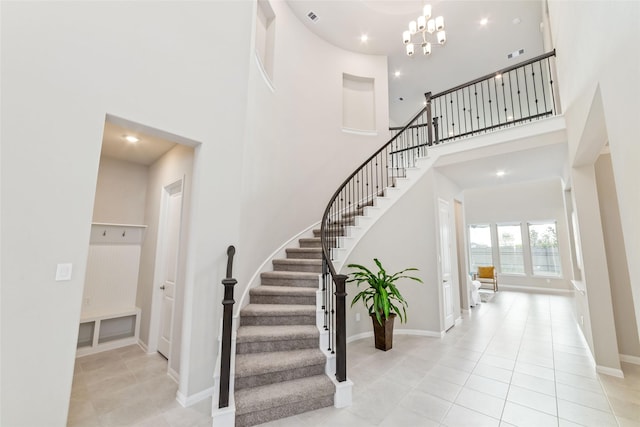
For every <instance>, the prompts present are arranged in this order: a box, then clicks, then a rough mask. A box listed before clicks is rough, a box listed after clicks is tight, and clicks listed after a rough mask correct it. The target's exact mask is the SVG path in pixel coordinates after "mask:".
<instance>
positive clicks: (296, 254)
mask: <svg viewBox="0 0 640 427" xmlns="http://www.w3.org/2000/svg"><path fill="white" fill-rule="evenodd" d="M286 253H287V258H288V259H322V247H320V246H318V247H316V248H289V249H287V250H286Z"/></svg>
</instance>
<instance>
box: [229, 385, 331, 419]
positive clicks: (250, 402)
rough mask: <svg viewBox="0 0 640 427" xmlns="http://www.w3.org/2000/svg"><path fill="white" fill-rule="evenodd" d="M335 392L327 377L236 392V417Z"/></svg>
mask: <svg viewBox="0 0 640 427" xmlns="http://www.w3.org/2000/svg"><path fill="white" fill-rule="evenodd" d="M334 392H335V386H334V385H333V382H331V380H330V379H329V377H327V376H326V375H315V376H312V377H306V378H299V379H296V380H292V381H287V382H284V383H279V384H269V385H264V386H260V387H253V388H247V389H243V390H238V391H236V392H235V404H236V416H240V415H244V414H247V413H250V412H254V411H264V410H268V409H271V408H276V407H279V406H284V405H290V404H292V403H295V402H302V401H307V400H314V399H318V398H320V397H322V396H326V395H333V393H334Z"/></svg>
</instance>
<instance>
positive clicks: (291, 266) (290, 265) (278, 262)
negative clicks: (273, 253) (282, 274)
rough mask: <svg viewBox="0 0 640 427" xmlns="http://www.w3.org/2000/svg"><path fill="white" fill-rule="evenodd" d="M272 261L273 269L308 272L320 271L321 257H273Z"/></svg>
mask: <svg viewBox="0 0 640 427" xmlns="http://www.w3.org/2000/svg"><path fill="white" fill-rule="evenodd" d="M272 263H273V269H274V270H276V271H294V272H308V273H321V272H322V260H321V259H298V258H285V259H274V260H273V261H272Z"/></svg>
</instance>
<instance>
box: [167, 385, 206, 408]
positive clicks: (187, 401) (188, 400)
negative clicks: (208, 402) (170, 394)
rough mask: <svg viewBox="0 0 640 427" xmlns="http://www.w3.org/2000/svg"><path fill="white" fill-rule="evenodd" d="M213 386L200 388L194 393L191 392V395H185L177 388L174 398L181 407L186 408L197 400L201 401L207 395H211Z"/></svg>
mask: <svg viewBox="0 0 640 427" xmlns="http://www.w3.org/2000/svg"><path fill="white" fill-rule="evenodd" d="M213 390H214V388H213V387H209V388H208V389H205V390H202V391H201V392H198V393H196V394H192V395H191V396H185V395H184V394H182V393H181V392H180V390H178V392H177V393H176V400H177V401H178V403H179V404H180V405H182V407H183V408H188V407H189V406H192V405H195V404H196V403H198V402H201V401H203V400H205V399H208V398H209V397H211V396H213Z"/></svg>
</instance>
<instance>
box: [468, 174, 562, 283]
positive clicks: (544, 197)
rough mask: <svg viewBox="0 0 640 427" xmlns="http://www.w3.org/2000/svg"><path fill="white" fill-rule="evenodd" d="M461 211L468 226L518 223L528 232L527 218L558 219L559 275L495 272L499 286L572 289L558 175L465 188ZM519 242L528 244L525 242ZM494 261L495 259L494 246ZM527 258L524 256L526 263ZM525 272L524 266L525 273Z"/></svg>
mask: <svg viewBox="0 0 640 427" xmlns="http://www.w3.org/2000/svg"><path fill="white" fill-rule="evenodd" d="M464 211H465V222H466V225H467V226H468V225H470V224H500V223H520V224H521V226H522V227H523V229H524V230H525V232H527V231H526V230H527V228H526V227H527V222H528V221H554V220H555V221H557V223H556V226H557V234H558V246H559V250H560V262H561V269H562V277H561V278H549V279H547V278H541V277H535V276H532V275H530V274H526V275H525V276H516V275H506V274H501V273H500V272H499V271H498V287H499V286H500V284H508V285H513V286H528V287H536V288H549V289H565V290H568V289H571V288H572V285H571V282H570V280H571V279H572V278H573V277H572V268H571V255H570V241H569V230H568V224H567V221H566V214H565V209H564V192H563V188H562V183H561V181H560V179H559V178H554V179H550V180H544V181H534V182H523V183H519V184H509V185H501V186H495V187H484V188H477V189H469V190H465V191H464ZM522 243H523V245H525V244H527V242H525V241H523V242H522ZM465 250H467V249H465ZM494 260H495V261H494V262H496V263H497V262H498V260H497V249H496V248H495V246H494ZM527 261H528V260H527V259H525V265H526V262H527ZM529 265H530V263H529ZM526 271H527V270H526V269H525V273H526Z"/></svg>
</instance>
